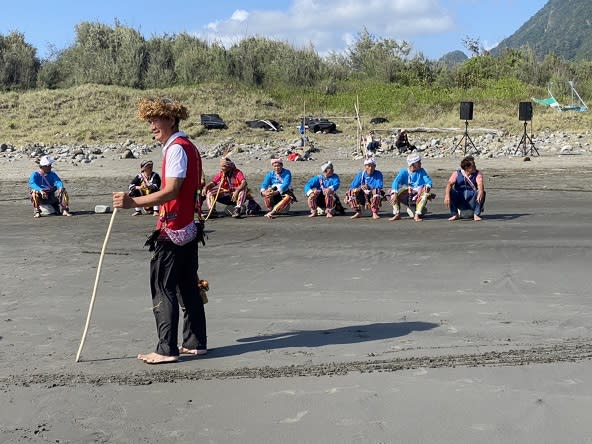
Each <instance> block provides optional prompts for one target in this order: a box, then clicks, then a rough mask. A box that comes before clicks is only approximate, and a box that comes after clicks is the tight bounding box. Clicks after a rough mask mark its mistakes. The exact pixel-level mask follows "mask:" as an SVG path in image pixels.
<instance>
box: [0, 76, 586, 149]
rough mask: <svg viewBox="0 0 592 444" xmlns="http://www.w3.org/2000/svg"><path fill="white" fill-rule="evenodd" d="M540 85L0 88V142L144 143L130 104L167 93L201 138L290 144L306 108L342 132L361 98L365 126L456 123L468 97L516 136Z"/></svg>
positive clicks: (566, 124)
mask: <svg viewBox="0 0 592 444" xmlns="http://www.w3.org/2000/svg"><path fill="white" fill-rule="evenodd" d="M545 94H546V91H541V90H533V89H532V88H531V87H529V86H527V85H525V84H523V83H521V82H519V81H517V80H514V79H502V80H498V81H490V82H488V83H487V84H486V86H485V87H483V88H474V89H467V90H463V89H453V88H450V89H446V88H435V87H423V88H422V87H417V86H401V85H396V84H391V83H380V82H369V81H367V82H364V81H358V82H341V83H339V84H337V88H336V91H335V94H326V93H325V91H324V90H322V88H306V89H303V88H290V87H287V86H283V87H279V88H273V89H271V88H270V89H261V88H248V87H246V86H243V85H239V84H236V83H208V84H202V85H199V86H193V87H174V88H167V89H150V90H145V91H143V90H137V89H132V88H125V87H118V86H104V85H92V84H88V85H83V86H77V87H72V88H67V89H58V90H35V91H25V92H20V93H19V92H4V93H0V111H1V112H2V119H0V143H9V144H12V145H15V146H22V145H26V144H32V143H45V144H80V143H88V144H105V143H121V142H125V141H126V140H128V139H131V140H135V141H138V142H146V143H151V140H150V139H149V137H148V132H147V129H146V125H145V124H144V123H143V122H141V121H140V120H138V119H137V117H136V104H137V102H138V100H139V99H140V98H141V97H144V96H169V97H173V98H176V99H179V100H181V101H182V102H183V103H185V104H186V105H187V107H188V108H189V110H190V112H191V115H190V118H189V120H187V121H185V122H183V123H182V128H183V129H184V130H185V131H187V132H188V133H189V134H190V135H191V136H192V137H196V138H200V140H202V141H204V142H206V143H214V142H221V141H224V140H226V139H232V140H234V141H236V142H253V141H257V142H261V141H263V140H271V139H276V140H289V139H291V138H294V137H296V131H295V130H294V128H295V127H296V126H297V124H298V122H299V119H300V118H301V116H302V113H303V111H304V107H305V106H306V114H307V115H316V116H321V117H329V118H334V119H335V121H336V123H338V124H339V127H340V130H342V131H344V132H351V133H352V134H355V131H356V126H357V123H356V121H355V120H354V117H355V108H354V106H355V104H356V103H357V102H358V101H359V104H360V115H361V120H362V123H363V126H364V127H365V128H368V127H369V126H370V124H369V121H370V119H371V118H372V117H379V116H380V117H386V118H387V119H389V121H390V123H389V124H387V125H386V127H389V128H400V127H415V126H425V127H459V126H461V124H462V122H461V121H460V120H459V102H460V101H465V100H469V101H473V102H474V103H475V108H474V109H475V112H474V120H473V122H472V126H473V127H486V128H494V129H501V130H508V131H511V132H512V131H513V132H519V130H520V122H519V121H518V103H519V102H520V101H524V100H530V97H531V96H532V95H538V96H544V95H545ZM201 113H218V114H220V115H221V117H222V118H223V119H224V120H225V121H226V122H227V124H228V126H229V129H228V130H223V131H205V130H204V129H203V128H202V126H201V125H200V121H199V114H201ZM269 118H272V119H275V120H278V121H279V122H280V123H281V124H283V125H284V128H285V129H286V131H284V132H280V133H277V134H275V133H263V132H262V131H260V130H250V129H248V128H247V127H246V125H245V121H246V120H251V119H269ZM533 120H534V124H535V126H536V128H537V129H549V130H565V131H585V130H588V128H590V127H591V123H592V113H558V112H555V111H552V110H548V109H545V108H542V107H539V106H537V105H535V114H534V119H533Z"/></svg>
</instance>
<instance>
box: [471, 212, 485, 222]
mask: <svg viewBox="0 0 592 444" xmlns="http://www.w3.org/2000/svg"><path fill="white" fill-rule="evenodd" d="M473 220H475V221H477V222H479V221H480V220H483V219H482V218H481V216H477V215H476V214H473Z"/></svg>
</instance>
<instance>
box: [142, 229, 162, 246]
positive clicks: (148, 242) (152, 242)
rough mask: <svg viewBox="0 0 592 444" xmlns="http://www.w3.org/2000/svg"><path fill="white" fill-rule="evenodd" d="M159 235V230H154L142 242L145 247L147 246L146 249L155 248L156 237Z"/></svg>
mask: <svg viewBox="0 0 592 444" xmlns="http://www.w3.org/2000/svg"><path fill="white" fill-rule="evenodd" d="M158 236H160V230H154V231H153V232H152V233H150V235H149V236H148V238H147V239H146V242H145V243H144V246H145V247H148V251H154V250H155V249H156V239H158Z"/></svg>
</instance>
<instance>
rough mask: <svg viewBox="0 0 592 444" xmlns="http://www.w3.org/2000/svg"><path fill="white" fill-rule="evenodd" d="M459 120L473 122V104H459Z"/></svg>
mask: <svg viewBox="0 0 592 444" xmlns="http://www.w3.org/2000/svg"><path fill="white" fill-rule="evenodd" d="M460 120H473V102H460Z"/></svg>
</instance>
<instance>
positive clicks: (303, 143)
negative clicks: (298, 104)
mask: <svg viewBox="0 0 592 444" xmlns="http://www.w3.org/2000/svg"><path fill="white" fill-rule="evenodd" d="M301 136H302V149H303V150H304V151H306V100H305V101H304V102H303V104H302V134H301Z"/></svg>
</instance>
